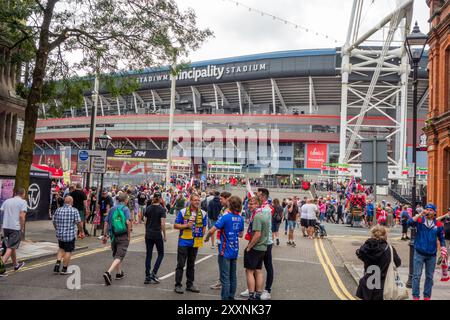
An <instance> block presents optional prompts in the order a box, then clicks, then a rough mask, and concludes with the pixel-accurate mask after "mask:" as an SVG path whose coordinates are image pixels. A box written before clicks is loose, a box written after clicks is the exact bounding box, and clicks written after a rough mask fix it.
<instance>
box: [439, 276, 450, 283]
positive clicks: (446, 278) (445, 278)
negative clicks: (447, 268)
mask: <svg viewBox="0 0 450 320" xmlns="http://www.w3.org/2000/svg"><path fill="white" fill-rule="evenodd" d="M448 280H450V277H449V276H447V277H442V278H441V281H442V282H447V281H448Z"/></svg>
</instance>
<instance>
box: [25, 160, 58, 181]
mask: <svg viewBox="0 0 450 320" xmlns="http://www.w3.org/2000/svg"><path fill="white" fill-rule="evenodd" d="M31 170H35V171H45V172H50V174H51V178H52V179H62V178H63V174H64V172H63V171H62V170H61V169H56V168H52V167H49V166H46V165H41V164H34V163H32V164H31Z"/></svg>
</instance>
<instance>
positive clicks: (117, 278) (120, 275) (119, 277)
mask: <svg viewBox="0 0 450 320" xmlns="http://www.w3.org/2000/svg"><path fill="white" fill-rule="evenodd" d="M123 278H125V273H124V272H123V271H122V272H121V273H116V280H122V279H123Z"/></svg>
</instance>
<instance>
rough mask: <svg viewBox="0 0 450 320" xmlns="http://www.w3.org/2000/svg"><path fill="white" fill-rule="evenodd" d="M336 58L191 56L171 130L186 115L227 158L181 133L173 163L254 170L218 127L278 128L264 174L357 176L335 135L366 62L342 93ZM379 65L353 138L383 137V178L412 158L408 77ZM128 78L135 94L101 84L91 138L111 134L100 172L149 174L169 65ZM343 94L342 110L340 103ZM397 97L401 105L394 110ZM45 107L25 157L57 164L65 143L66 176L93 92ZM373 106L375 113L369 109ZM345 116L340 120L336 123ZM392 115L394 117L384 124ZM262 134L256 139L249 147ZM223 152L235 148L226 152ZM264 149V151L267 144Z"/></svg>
mask: <svg viewBox="0 0 450 320" xmlns="http://www.w3.org/2000/svg"><path fill="white" fill-rule="evenodd" d="M377 50H378V51H379V48H365V51H366V53H365V54H366V55H367V56H368V55H370V54H371V53H372V54H374V52H375V54H376V52H377ZM390 50H391V51H392V54H391V56H390V64H391V65H395V66H400V67H401V64H402V61H401V54H398V53H396V52H398V51H399V50H400V49H399V48H392V49H390ZM361 51H362V50H361ZM363 57H364V56H363V55H362V54H360V55H359V56H358V55H354V56H352V57H351V59H350V63H351V64H352V65H353V66H354V67H355V66H357V65H358V64H361V65H362V64H364V65H365V66H370V64H369V63H367V62H363V63H362V61H364V60H363ZM342 66H343V62H342V54H341V48H333V49H311V50H295V51H283V52H271V53H261V54H255V55H247V56H240V57H233V58H225V59H217V60H210V61H202V62H195V63H192V64H191V65H190V66H189V68H187V69H184V70H182V71H181V72H180V73H179V74H178V76H177V81H176V93H175V96H176V109H175V115H174V129H175V130H184V132H186V131H187V132H190V133H191V135H192V136H194V134H193V131H194V123H195V122H201V125H202V130H203V131H207V130H210V129H214V130H219V131H220V132H223V133H224V138H223V141H221V142H222V143H223V145H224V146H225V149H226V150H225V151H227V153H226V154H227V155H228V156H227V157H225V152H224V153H223V155H222V156H220V155H219V156H217V155H212V157H210V158H209V159H207V160H205V159H203V160H202V161H201V162H200V163H194V161H193V156H194V154H195V149H196V148H205V147H206V148H207V147H208V144H210V143H212V142H211V140H210V141H205V140H203V141H198V139H197V141H196V140H195V139H191V140H190V141H187V140H186V139H184V141H183V147H180V146H179V144H177V143H175V144H174V151H173V155H174V163H173V171H174V172H176V173H178V174H191V173H193V174H195V175H196V176H197V177H200V176H201V175H206V174H218V175H240V174H245V175H247V176H254V177H256V176H258V177H259V176H260V175H261V166H260V165H259V164H258V161H256V163H255V161H253V162H252V161H249V159H248V152H249V150H244V152H242V151H243V150H238V149H239V148H238V147H237V145H236V143H237V140H235V141H225V140H227V139H226V138H225V131H226V130H230V129H242V130H244V131H246V130H248V129H249V128H252V129H256V130H258V129H267V130H274V129H277V130H278V149H277V152H276V153H275V155H276V157H277V164H278V168H276V169H277V170H276V172H275V171H273V172H272V171H271V170H268V171H266V173H265V175H266V176H269V177H267V178H269V179H270V178H271V179H275V180H276V179H285V178H287V177H290V178H293V177H305V176H306V177H313V176H319V175H321V174H324V173H328V174H337V173H338V171H339V170H346V171H352V172H351V174H354V175H358V173H359V172H358V170H359V169H358V167H357V166H356V167H355V166H352V165H351V161H346V163H341V164H340V159H342V156H341V157H340V153H341V154H342V152H343V149H342V146H341V145H340V141H342V137H344V138H345V135H344V136H343V135H342V125H343V124H344V125H346V129H348V130H349V131H350V132H351V129H350V128H351V126H352V125H353V124H352V123H351V121H353V120H355V119H356V118H357V116H358V112H359V111H358V110H359V109H358V106H359V108H361V105H362V102H363V100H364V99H363V98H364V96H363V94H364V92H365V91H367V90H368V88H369V87H370V73H371V72H373V70H372V69H370V68H368V67H365V68H364V67H361V70H363V71H366V73H369V76H368V75H367V74H364V72H363V71H360V72H358V71H356V70H357V68H356V67H355V71H354V72H351V73H350V76H349V83H351V85H352V86H353V89H352V90H347V91H346V90H344V88H343V83H342ZM426 66H427V57H425V58H424V59H422V63H421V65H420V70H419V82H418V96H419V98H420V101H419V116H418V122H417V124H418V137H419V138H420V135H421V128H422V127H423V126H424V119H425V117H426V116H425V115H426V112H427V109H428V80H427V71H426ZM400 67H399V68H400ZM386 69H387V70H386V71H385V73H384V74H382V76H383V78H382V79H381V80H380V81H379V84H378V86H377V87H375V88H374V92H373V98H374V99H376V100H375V101H376V103H375V105H376V108H372V109H371V108H369V110H368V111H367V113H366V114H365V115H364V120H363V122H362V123H361V124H360V128H359V131H358V132H359V134H358V136H359V137H362V138H364V137H373V136H380V135H384V136H387V141H388V156H389V158H390V159H391V160H392V161H393V162H394V164H390V167H389V168H390V170H389V176H390V178H391V179H400V180H401V179H402V178H403V177H405V178H406V175H405V174H406V173H407V172H405V169H404V168H405V165H403V166H401V165H398V163H399V161H401V162H403V163H404V164H406V165H407V163H409V162H410V161H411V149H412V145H411V143H412V142H411V141H412V130H411V128H412V110H411V105H412V103H411V100H412V91H411V83H407V84H404V83H403V82H402V79H404V78H402V74H401V72H396V71H395V68H394V67H389V68H386ZM392 70H394V71H392ZM399 70H400V69H399ZM403 73H404V72H403ZM127 76H128V77H133V78H136V79H137V81H138V83H139V86H140V87H139V89H138V90H136V92H133V93H132V94H130V95H128V96H116V97H113V96H112V95H111V94H110V93H108V92H100V95H99V100H98V109H97V119H96V136H97V137H98V136H99V135H101V134H102V133H103V132H104V130H105V129H106V130H107V133H108V134H109V135H110V136H111V137H112V143H111V144H110V149H109V150H108V172H107V175H106V177H107V178H110V179H111V178H114V179H120V176H125V177H128V178H129V177H130V176H135V177H136V178H137V179H139V178H142V177H143V176H148V175H152V174H156V175H158V174H159V175H162V174H163V173H164V172H165V169H166V160H165V159H166V155H167V152H166V151H167V145H168V131H169V107H170V85H171V80H170V76H169V68H155V69H148V70H144V71H143V72H129V73H128V75H127ZM400 83H402V84H403V86H401V85H400ZM343 92H345V95H346V101H345V113H346V117H345V114H343V110H342V106H343V105H344V104H343V103H344V100H343ZM54 103H55V104H57V103H58V102H57V101H55V102H54ZM405 105H406V106H407V108H406V110H407V112H403V113H401V112H399V109H401V108H402V106H405ZM50 106H51V105H42V107H41V109H40V120H39V122H38V127H37V131H36V145H35V154H34V160H33V162H34V163H35V164H50V165H52V166H55V167H59V166H61V161H60V147H63V146H67V147H70V150H71V168H70V169H71V171H72V175H75V174H76V172H77V168H76V164H77V153H78V150H81V149H88V145H89V144H88V140H89V126H90V116H91V110H92V106H93V98H92V96H91V95H86V96H85V97H84V106H83V107H81V108H70V109H68V110H66V111H65V113H64V116H63V117H62V118H58V119H56V118H48V117H47V116H48V110H49V108H50ZM383 107H384V109H382V108H383ZM381 109H382V110H383V112H382V113H380V112H378V111H379V110H381ZM345 118H346V119H347V120H348V121H347V122H345V121H344V122H343V121H341V119H345ZM352 119H353V120H352ZM399 119H400V120H399ZM393 120H396V122H395V123H396V124H397V125H395V123H394V125H392V121H393ZM399 128H400V129H399ZM347 138H348V137H347ZM419 138H418V141H420V139H419ZM179 140H180V139H179ZM179 140H178V141H179ZM228 140H230V139H228ZM244 140H245V139H244ZM262 140H267V138H266V137H261V136H258V137H257V141H258V142H257V143H258V145H260V144H261V143H262ZM176 141H177V140H176ZM215 142H217V141H215ZM265 142H266V141H264V143H265ZM186 143H188V144H189V145H188V148H186ZM247 145H248V141H247ZM405 145H406V148H403V147H402V146H405ZM244 146H245V144H244ZM344 146H345V145H344ZM189 147H190V148H189ZM244 148H245V147H244ZM340 148H341V150H340ZM357 149H358V143H356V147H355V150H353V151H352V153H351V155H352V156H353V155H355V156H354V157H353V158H356V157H357V156H358V154H357V152H358V150H357ZM400 150H402V151H400ZM265 151H266V150H264V154H259V153H260V152H261V149H260V148H259V149H258V151H257V153H258V154H257V155H256V158H257V159H258V160H260V159H263V158H264V157H265V156H267V152H265ZM230 152H231V154H233V155H234V157H231V159H230V157H229V154H230ZM268 152H269V155H270V154H271V153H272V156H273V154H274V153H273V150H272V151H271V143H270V142H269V143H268ZM426 162H427V159H426V152H425V151H424V152H419V153H418V167H426ZM395 163H397V165H395ZM424 170H426V168H425V169H424Z"/></svg>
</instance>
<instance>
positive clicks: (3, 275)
mask: <svg viewBox="0 0 450 320" xmlns="http://www.w3.org/2000/svg"><path fill="white" fill-rule="evenodd" d="M7 276H8V274H7V273H6V270H5V271H3V272H2V273H0V278H6V277H7Z"/></svg>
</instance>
